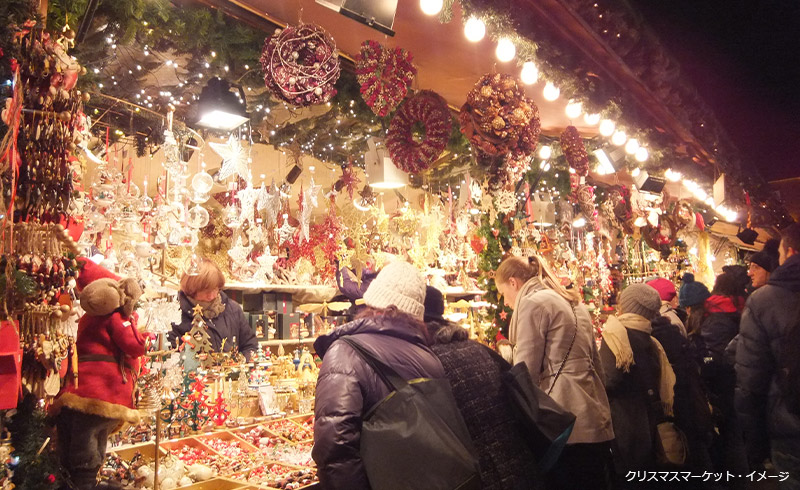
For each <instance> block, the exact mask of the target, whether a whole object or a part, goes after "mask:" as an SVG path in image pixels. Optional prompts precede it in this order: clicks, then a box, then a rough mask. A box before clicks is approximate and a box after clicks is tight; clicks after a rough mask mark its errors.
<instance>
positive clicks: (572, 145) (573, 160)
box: [561, 126, 589, 177]
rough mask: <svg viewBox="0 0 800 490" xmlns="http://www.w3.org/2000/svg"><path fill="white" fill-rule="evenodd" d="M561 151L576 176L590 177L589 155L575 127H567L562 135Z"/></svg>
mask: <svg viewBox="0 0 800 490" xmlns="http://www.w3.org/2000/svg"><path fill="white" fill-rule="evenodd" d="M561 151H562V152H563V153H564V157H565V158H566V159H567V163H569V166H570V168H573V169H575V173H576V174H578V175H579V176H581V177H586V176H587V175H589V154H588V153H586V147H585V146H583V139H581V135H580V133H578V128H576V127H575V126H567V128H566V129H565V130H564V131H563V132H562V133H561Z"/></svg>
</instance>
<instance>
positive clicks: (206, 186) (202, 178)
mask: <svg viewBox="0 0 800 490" xmlns="http://www.w3.org/2000/svg"><path fill="white" fill-rule="evenodd" d="M212 187H214V178H213V177H211V175H209V174H208V172H206V171H205V170H201V171H200V172H198V173H196V174H195V175H194V177H192V190H194V191H195V192H197V193H199V194H208V193H209V192H211V188H212Z"/></svg>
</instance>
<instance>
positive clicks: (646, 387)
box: [600, 284, 675, 477]
mask: <svg viewBox="0 0 800 490" xmlns="http://www.w3.org/2000/svg"><path fill="white" fill-rule="evenodd" d="M660 308H661V298H660V297H659V296H658V293H657V292H656V291H655V289H653V288H651V287H650V286H647V285H645V284H633V285H631V286H628V287H627V288H626V289H624V290H623V291H622V293H621V294H620V298H619V310H620V312H619V314H618V315H617V316H611V317H609V318H608V321H607V322H606V325H605V328H604V330H603V333H602V337H603V340H602V343H601V345H600V362H601V364H602V365H603V373H604V376H605V379H604V381H605V386H606V392H607V393H608V400H609V403H610V405H611V419H612V421H613V425H614V434H615V435H616V439H615V441H614V443H613V453H614V466H615V468H616V471H617V474H618V475H621V476H623V477H624V475H625V474H626V473H627V472H629V471H641V470H650V469H653V468H655V466H656V453H655V439H654V436H655V434H656V426H657V425H658V423H659V422H661V421H662V420H663V418H664V417H665V416H672V404H673V399H674V387H675V373H674V372H673V370H672V366H671V365H670V363H669V360H668V359H667V355H666V353H665V352H664V349H663V347H662V346H661V344H660V343H659V342H658V340H656V339H655V338H653V336H652V325H651V323H650V322H651V320H652V319H653V318H655V317H656V316H657V315H658V314H659V310H660Z"/></svg>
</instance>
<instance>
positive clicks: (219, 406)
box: [208, 391, 231, 427]
mask: <svg viewBox="0 0 800 490" xmlns="http://www.w3.org/2000/svg"><path fill="white" fill-rule="evenodd" d="M208 414H209V416H210V418H211V420H212V421H213V422H214V424H216V426H217V427H219V426H221V425H223V424H224V423H225V421H226V420H228V416H229V415H230V414H231V411H230V410H228V404H227V403H226V402H225V398H224V397H223V396H222V391H220V392H219V393H217V399H216V401H215V402H214V406H213V407H212V408H211V410H209V412H208Z"/></svg>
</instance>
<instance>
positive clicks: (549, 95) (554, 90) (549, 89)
mask: <svg viewBox="0 0 800 490" xmlns="http://www.w3.org/2000/svg"><path fill="white" fill-rule="evenodd" d="M542 95H544V98H545V100H549V101H551V102H552V101H554V100H556V99H557V98H558V96H559V95H561V90H559V89H558V87H556V86H555V85H553V82H547V84H546V85H545V86H544V90H543V91H542Z"/></svg>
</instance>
